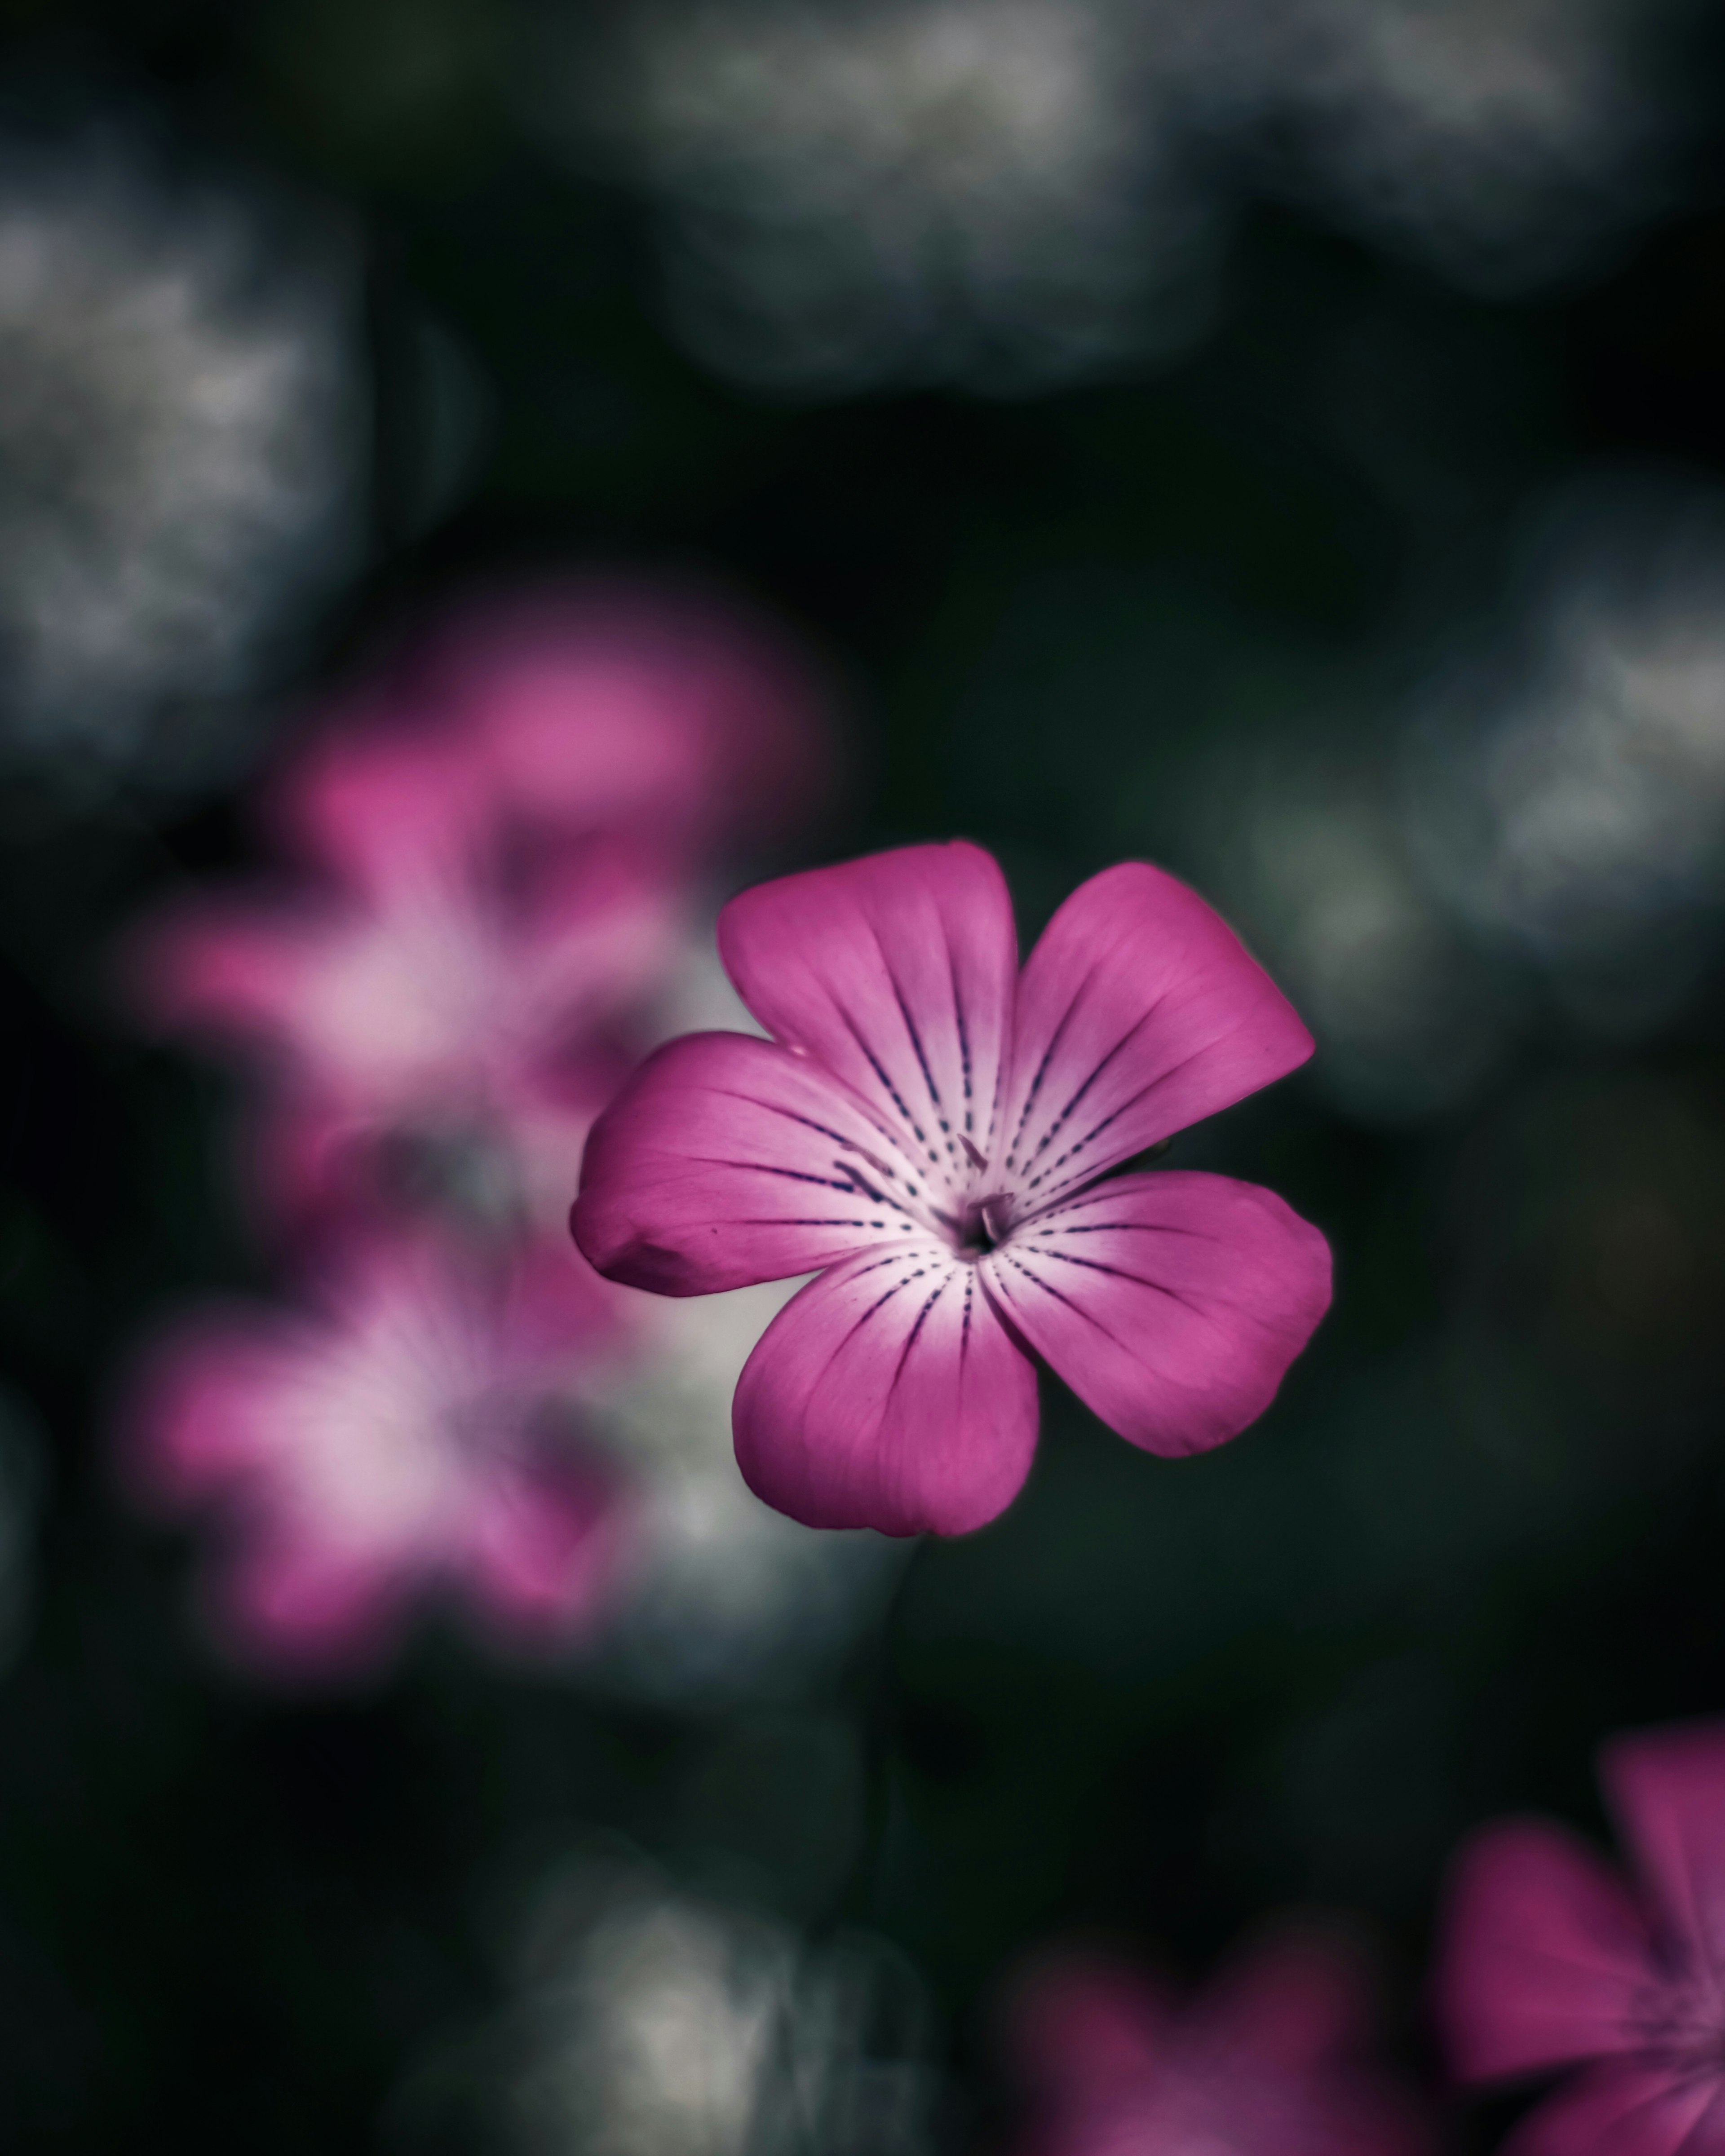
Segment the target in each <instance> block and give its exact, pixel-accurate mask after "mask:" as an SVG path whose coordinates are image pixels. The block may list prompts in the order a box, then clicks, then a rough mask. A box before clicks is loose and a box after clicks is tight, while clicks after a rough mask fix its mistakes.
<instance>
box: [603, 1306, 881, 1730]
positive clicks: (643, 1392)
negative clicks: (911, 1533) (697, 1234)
mask: <svg viewBox="0 0 1725 2156" xmlns="http://www.w3.org/2000/svg"><path fill="white" fill-rule="evenodd" d="M801 1285H802V1283H801V1281H790V1282H781V1281H773V1282H769V1283H768V1285H766V1286H762V1287H745V1288H738V1289H737V1290H735V1291H733V1292H732V1293H731V1294H729V1295H716V1296H696V1297H694V1298H691V1299H690V1300H687V1301H664V1300H660V1299H656V1298H653V1297H649V1296H639V1297H632V1298H631V1301H632V1302H634V1303H637V1304H638V1305H639V1317H640V1327H641V1336H642V1340H643V1350H642V1352H641V1353H639V1354H638V1355H637V1356H636V1357H635V1358H634V1359H633V1361H632V1362H631V1363H629V1365H628V1366H627V1367H626V1368H621V1367H619V1375H618V1377H617V1378H616V1380H615V1381H614V1383H613V1385H612V1386H611V1387H610V1389H608V1390H606V1391H603V1392H602V1393H600V1394H599V1395H598V1397H597V1398H593V1397H592V1396H591V1395H590V1396H589V1398H588V1401H587V1403H586V1404H587V1407H588V1416H589V1424H590V1426H591V1427H592V1428H593V1430H594V1431H595V1432H596V1434H597V1435H598V1436H599V1438H600V1439H601V1440H602V1441H603V1442H608V1444H609V1445H611V1446H612V1448H613V1449H614V1451H615V1452H616V1454H617V1455H618V1457H619V1460H620V1461H621V1462H622V1463H623V1464H624V1466H625V1467H626V1470H627V1471H628V1473H629V1476H630V1478H631V1481H632V1482H633V1485H634V1507H635V1512H634V1533H633V1543H632V1548H631V1553H630V1560H629V1568H628V1571H627V1573H626V1575H625V1576H624V1579H623V1581H622V1583H621V1585H620V1589H619V1594H618V1597H617V1599H616V1600H615V1601H614V1604H613V1605H612V1614H611V1616H610V1618H609V1620H608V1625H607V1627H606V1630H605V1632H604V1634H603V1636H602V1638H601V1640H600V1641H599V1643H598V1650H597V1653H596V1655H595V1656H594V1657H593V1661H592V1663H591V1665H590V1666H591V1668H592V1669H593V1673H594V1674H595V1675H596V1676H597V1677H598V1680H599V1681H601V1682H602V1683H605V1684H607V1685H611V1686H616V1687H618V1688H619V1689H621V1690H624V1691H628V1692H629V1693H630V1694H632V1695H633V1696H635V1697H646V1698H651V1699H657V1700H660V1701H663V1702H666V1703H677V1704H681V1705H691V1704H693V1705H714V1704H719V1705H722V1704H725V1703H726V1702H728V1701H732V1700H734V1699H736V1698H738V1697H749V1696H752V1695H758V1694H761V1693H767V1694H769V1695H770V1694H775V1693H781V1694H782V1693H783V1692H786V1691H796V1690H798V1689H800V1688H801V1687H802V1686H804V1685H806V1684H807V1683H809V1681H811V1680H814V1679H817V1678H819V1677H820V1676H825V1675H829V1674H830V1672H831V1671H832V1668H833V1666H834V1663H836V1662H837V1661H839V1659H840V1657H841V1656H842V1655H844V1653H845V1650H846V1649H847V1648H848V1647H849V1646H850V1645H851V1644H852V1643H853V1642H854V1641H855V1639H856V1638H857V1636H858V1635H859V1634H860V1631H861V1630H862V1629H863V1627H864V1626H865V1625H866V1624H867V1623H868V1622H869V1621H870V1619H871V1618H873V1617H875V1616H876V1615H878V1614H879V1613H880V1609H881V1608H882V1607H883V1605H884V1604H885V1602H886V1597H887V1595H888V1594H889V1592H890V1591H891V1587H892V1584H893V1583H894V1582H895V1580H896V1578H897V1576H898V1573H899V1570H900V1568H901V1564H902V1563H903V1561H904V1552H905V1545H903V1544H902V1543H895V1542H892V1541H891V1540H889V1539H888V1538H887V1537H885V1536H881V1535H876V1534H873V1533H871V1532H869V1531H868V1530H867V1529H865V1528H859V1529H856V1530H855V1532H826V1531H821V1530H817V1529H815V1528H812V1527H800V1526H798V1523H797V1522H795V1521H794V1520H789V1519H787V1518H786V1517H784V1515H783V1513H780V1512H774V1511H773V1509H772V1508H771V1507H770V1506H768V1505H764V1504H762V1501H761V1500H760V1499H759V1498H758V1497H757V1496H755V1494H754V1493H753V1491H752V1490H750V1489H749V1487H748V1486H747V1484H746V1483H745V1482H744V1481H743V1479H742V1474H741V1472H740V1471H739V1470H738V1468H737V1457H736V1454H735V1451H734V1450H733V1448H732V1438H731V1396H732V1394H733V1393H734V1392H735V1391H736V1389H737V1378H738V1376H739V1374H740V1373H741V1372H742V1366H743V1363H745V1362H746V1361H747V1358H748V1355H749V1353H750V1351H751V1350H752V1348H753V1347H754V1345H755V1343H756V1342H757V1340H758V1339H759V1338H760V1337H761V1334H762V1332H763V1330H764V1329H765V1327H766V1326H767V1323H768V1321H769V1319H771V1317H773V1314H774V1312H776V1311H777V1310H778V1307H779V1306H780V1305H781V1304H783V1302H785V1301H788V1298H789V1297H790V1296H791V1295H792V1294H793V1293H794V1291H796V1289H797V1288H798V1287H800V1286H801Z"/></svg>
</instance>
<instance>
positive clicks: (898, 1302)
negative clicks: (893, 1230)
mask: <svg viewBox="0 0 1725 2156" xmlns="http://www.w3.org/2000/svg"><path fill="white" fill-rule="evenodd" d="M732 1428H733V1430H735V1433H736V1437H737V1464H738V1466H740V1467H741V1468H742V1473H743V1479H744V1480H745V1481H747V1484H748V1486H749V1487H750V1488H751V1489H752V1491H754V1492H755V1494H756V1496H759V1497H762V1498H764V1499H765V1500H766V1501H767V1503H768V1504H769V1505H773V1506H775V1507H777V1508H778V1510H779V1511H780V1512H788V1513H789V1514H790V1516H791V1517H792V1518H793V1520H801V1521H802V1522H803V1523H804V1524H805V1525H806V1526H808V1527H878V1528H880V1530H881V1532H883V1533H886V1534H890V1535H913V1534H918V1533H921V1532H923V1531H924V1530H925V1529H927V1530H930V1531H932V1532H934V1533H937V1534H947V1535H953V1534H963V1533H965V1532H967V1531H968V1530H969V1529H970V1528H972V1527H981V1526H982V1525H983V1522H985V1521H988V1520H992V1519H993V1517H995V1515H996V1514H997V1513H998V1512H1003V1511H1004V1509H1005V1507H1007V1506H1008V1505H1009V1503H1010V1502H1011V1501H1012V1500H1013V1498H1014V1496H1016V1495H1017V1494H1018V1491H1019V1488H1020V1487H1021V1486H1022V1485H1023V1482H1024V1477H1025V1476H1026V1475H1027V1474H1028V1473H1029V1469H1030V1456H1031V1455H1032V1453H1033V1452H1034V1450H1035V1447H1036V1373H1035V1371H1034V1368H1033V1367H1032V1366H1031V1364H1030V1363H1029V1359H1028V1358H1026V1357H1025V1356H1024V1354H1022V1353H1020V1352H1019V1349H1018V1347H1016V1346H1014V1343H1013V1342H1012V1341H1011V1340H1010V1339H1009V1337H1008V1336H1007V1333H1006V1332H1005V1330H1004V1327H1002V1326H1001V1324H1000V1323H999V1320H998V1319H997V1318H996V1317H995V1316H994V1313H993V1311H992V1310H990V1308H989V1307H988V1300H987V1298H986V1296H984V1295H983V1292H982V1290H981V1288H980V1286H978V1283H977V1279H976V1273H975V1269H974V1268H973V1267H972V1266H968V1265H962V1264H959V1263H957V1261H955V1260H953V1259H952V1257H951V1256H950V1255H949V1254H948V1253H947V1251H945V1250H942V1248H941V1247H940V1245H938V1244H937V1243H935V1242H934V1241H933V1240H926V1241H924V1242H922V1243H921V1244H920V1245H918V1246H917V1247H916V1248H915V1249H907V1250H889V1251H887V1252H886V1253H884V1254H883V1253H881V1252H879V1251H865V1252H863V1253H861V1254H860V1255H858V1256H857V1257H855V1258H854V1259H853V1260H850V1262H849V1263H848V1264H846V1265H840V1266H835V1267H834V1270H832V1271H831V1272H829V1273H824V1274H823V1275H822V1276H821V1277H820V1278H819V1280H817V1281H811V1282H810V1283H809V1286H807V1287H805V1288H804V1289H803V1291H802V1292H801V1293H800V1294H799V1295H798V1296H794V1297H793V1299H792V1301H789V1302H788V1303H787V1304H786V1305H785V1306H784V1308H783V1310H782V1311H781V1312H779V1314H778V1317H776V1318H774V1319H773V1322H772V1324H771V1325H769V1326H768V1328H767V1330H766V1332H764V1333H763V1334H762V1337H761V1338H760V1340H759V1342H757V1345H756V1347H755V1351H754V1353H753V1354H752V1355H751V1356H750V1358H749V1359H748V1361H747V1363H746V1364H745V1365H744V1367H743V1373H742V1377H741V1378H739V1380H738V1381H737V1399H736V1403H735V1405H734V1407H733V1409H732Z"/></svg>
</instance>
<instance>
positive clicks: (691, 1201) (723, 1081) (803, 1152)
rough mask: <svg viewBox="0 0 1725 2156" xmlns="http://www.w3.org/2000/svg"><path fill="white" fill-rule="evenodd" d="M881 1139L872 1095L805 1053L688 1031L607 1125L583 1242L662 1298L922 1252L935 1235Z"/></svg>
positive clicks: (747, 1038)
mask: <svg viewBox="0 0 1725 2156" xmlns="http://www.w3.org/2000/svg"><path fill="white" fill-rule="evenodd" d="M882 1144H883V1141H882V1138H881V1135H880V1132H879V1131H878V1130H877V1129H876V1127H875V1124H874V1123H873V1122H871V1121H870V1118H869V1117H868V1116H866V1115H865V1113H864V1112H863V1110H862V1106H861V1104H860V1102H858V1101H855V1099H853V1098H852V1097H850V1096H848V1095H847V1094H846V1092H845V1089H844V1088H843V1087H842V1086H839V1085H836V1084H835V1083H834V1081H833V1080H832V1079H830V1078H829V1077H828V1076H827V1075H826V1074H825V1073H824V1071H823V1070H820V1069H819V1066H818V1065H815V1064H814V1063H813V1062H812V1061H810V1060H809V1059H808V1058H807V1057H804V1056H801V1055H793V1054H791V1053H790V1051H789V1050H786V1049H783V1048H779V1047H777V1046H776V1045H774V1044H773V1042H772V1041H768V1040H757V1039H754V1038H753V1037H752V1035H750V1034H742V1033H696V1034H685V1035H684V1036H683V1038H682V1039H680V1040H673V1041H670V1042H669V1043H668V1044H667V1045H665V1047H664V1048H661V1049H660V1050H659V1051H658V1053H657V1054H656V1055H651V1056H649V1058H648V1060H647V1061H646V1062H645V1063H644V1064H643V1065H642V1066H641V1068H640V1070H638V1071H637V1072H636V1074H635V1075H634V1078H632V1079H631V1080H630V1081H629V1084H628V1085H627V1086H625V1087H624V1091H622V1093H621V1094H620V1095H619V1096H618V1098H617V1099H616V1100H615V1101H614V1102H613V1103H612V1105H611V1106H610V1107H608V1109H607V1110H606V1111H605V1112H604V1114H603V1116H600V1118H599V1120H598V1122H597V1123H595V1124H594V1126H593V1133H592V1135H591V1137H589V1138H588V1142H587V1152H586V1157H585V1158H584V1159H583V1163H582V1171H581V1193H580V1196H579V1197H578V1199H577V1200H576V1204H575V1213H574V1219H573V1227H574V1230H575V1240H576V1241H577V1242H578V1244H579V1245H580V1246H581V1249H582V1250H583V1252H584V1253H585V1255H586V1256H587V1257H588V1259H589V1260H590V1261H591V1262H592V1263H593V1265H595V1266H597V1268H598V1270H599V1271H600V1272H602V1273H603V1274H604V1275H605V1276H606V1277H607V1278H608V1279H609V1280H615V1281H624V1282H625V1283H626V1284H627V1285H628V1286H631V1287H644V1288H650V1289H652V1290H653V1291H655V1293H656V1294H660V1295H711V1294H715V1293H716V1292H718V1291H720V1290H721V1289H724V1288H732V1287H746V1286H750V1285H751V1284H752V1283H753V1282H755V1281H768V1280H783V1279H786V1278H787V1277H788V1276H790V1275H791V1274H793V1273H804V1272H813V1271H814V1270H816V1269H817V1268H818V1267H819V1266H822V1265H831V1264H833V1263H834V1261H835V1260H838V1259H839V1258H843V1257H846V1256H849V1255H850V1253H851V1252H853V1251H855V1250H859V1249H862V1248H865V1247H867V1246H870V1245H877V1244H882V1243H899V1242H902V1243H905V1244H906V1245H908V1244H909V1243H910V1242H911V1240H912V1236H913V1235H916V1236H918V1237H919V1238H921V1237H922V1236H923V1235H924V1232H925V1231H922V1230H921V1229H912V1227H911V1224H910V1222H909V1221H908V1220H907V1219H906V1215H905V1214H904V1213H903V1212H901V1210H900V1209H898V1207H897V1205H896V1204H895V1203H894V1201H893V1199H891V1194H890V1193H891V1188H892V1181H891V1178H893V1177H894V1175H895V1173H896V1172H895V1171H894V1170H892V1168H891V1166H890V1164H888V1165H887V1166H886V1168H885V1170H884V1172H883V1169H882V1167H881V1164H880V1158H879V1156H880V1149H881V1147H882ZM896 1179H897V1180H898V1181H899V1182H900V1183H906V1173H897V1174H896ZM870 1193H880V1194H879V1195H871V1194H870Z"/></svg>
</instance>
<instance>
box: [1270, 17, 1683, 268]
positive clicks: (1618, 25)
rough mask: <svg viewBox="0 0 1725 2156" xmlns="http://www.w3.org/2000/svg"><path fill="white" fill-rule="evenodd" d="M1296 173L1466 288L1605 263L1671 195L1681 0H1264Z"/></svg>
mask: <svg viewBox="0 0 1725 2156" xmlns="http://www.w3.org/2000/svg"><path fill="white" fill-rule="evenodd" d="M1263 12H1264V16H1265V23H1266V30H1267V31H1268V33H1269V34H1267V35H1266V36H1265V37H1264V38H1261V39H1260V44H1259V50H1260V54H1262V56H1263V58H1264V59H1266V61H1267V62H1269V63H1270V64H1271V68H1272V69H1273V78H1274V79H1273V80H1269V79H1267V80H1266V101H1267V102H1268V103H1269V105H1271V108H1272V110H1274V112H1275V116H1276V123H1277V125H1278V126H1279V127H1280V128H1281V130H1283V131H1286V133H1287V134H1288V136H1290V137H1291V142H1292V145H1293V148H1294V154H1293V157H1292V159H1291V162H1290V163H1289V165H1288V166H1287V167H1286V171H1285V173H1284V177H1286V178H1287V179H1288V180H1290V182H1291V184H1292V186H1293V187H1294V188H1295V190H1296V192H1297V193H1302V194H1306V195H1308V196H1312V197H1315V198H1317V199H1319V200H1320V201H1322V202H1323V203H1327V205H1328V206H1329V207H1330V208H1332V209H1334V210H1335V211H1336V212H1337V213H1339V214H1340V215H1341V216H1342V217H1343V218H1344V219H1345V220H1347V221H1348V222H1350V223H1354V224H1356V225H1358V226H1360V227H1362V228H1364V229H1366V230H1367V231H1368V232H1370V233H1373V234H1375V235H1377V236H1378V237H1380V238H1383V239H1387V240H1389V242H1390V243H1391V244H1396V245H1399V246H1402V247H1404V248H1407V249H1410V250H1411V251H1413V252H1414V253H1417V254H1423V255H1425V257H1426V258H1427V259H1430V260H1432V261H1433V262H1434V263H1435V264H1436V266H1438V267H1439V268H1440V269H1443V270H1445V272H1447V273H1448V274H1449V275H1452V276H1455V277H1456V278H1457V279H1458V280H1460V281H1461V282H1462V283H1464V284H1466V285H1473V286H1476V287H1480V288H1483V289H1486V290H1517V289H1522V288H1525V287H1527V286H1531V285H1538V284H1541V283H1543V282H1546V281H1548V280H1550V279H1552V278H1553V277H1557V276H1562V275H1566V274H1570V273H1574V272H1575V271H1577V270H1579V269H1584V268H1585V267H1587V266H1588V265H1589V263H1590V261H1591V260H1592V259H1595V258H1596V256H1597V254H1598V252H1599V249H1601V248H1602V247H1609V245H1610V244H1613V243H1615V241H1617V240H1618V239H1620V237H1621V236H1622V234H1624V233H1625V231H1627V230H1629V229H1630V228H1631V227H1632V226H1633V225H1634V223H1635V222H1636V221H1637V219H1638V218H1640V216H1642V215H1645V213H1647V211H1648V210H1649V209H1650V208H1653V207H1655V206H1656V203H1657V200H1658V198H1659V193H1660V192H1661V188H1662V187H1665V186H1666V185H1668V184H1669V180H1670V175H1669V172H1667V171H1666V170H1665V169H1664V167H1665V163H1666V159H1665V157H1664V155H1663V154H1662V153H1663V152H1664V151H1666V150H1667V149H1668V148H1669V147H1670V146H1671V142H1672V140H1673V136H1674V132H1675V131H1674V128H1673V125H1672V121H1673V115H1672V113H1671V110H1670V105H1669V100H1668V99H1666V98H1662V97H1661V94H1660V88H1659V85H1657V83H1656V80H1655V79H1654V76H1653V73H1652V69H1653V66H1654V64H1656V59H1657V53H1656V50H1655V49H1653V48H1652V47H1651V40H1652V39H1654V38H1659V37H1661V36H1662V35H1663V34H1664V33H1666V32H1668V31H1671V30H1672V29H1674V28H1676V13H1677V11H1676V7H1675V6H1674V5H1673V4H1672V0H1654V4H1652V5H1651V6H1649V5H1645V4H1643V5H1636V4H1632V0H1281V4H1280V5H1278V4H1277V0H1265V7H1264V11H1263Z"/></svg>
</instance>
